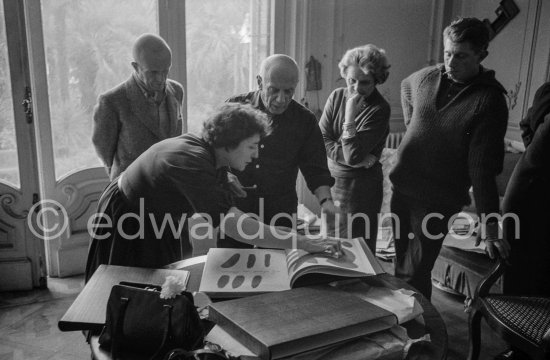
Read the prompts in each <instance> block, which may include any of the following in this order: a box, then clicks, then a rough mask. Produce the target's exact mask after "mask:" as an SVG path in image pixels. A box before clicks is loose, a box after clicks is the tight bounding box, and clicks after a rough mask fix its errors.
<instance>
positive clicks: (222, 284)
mask: <svg viewBox="0 0 550 360" xmlns="http://www.w3.org/2000/svg"><path fill="white" fill-rule="evenodd" d="M228 283H229V275H222V276H220V278H219V279H218V288H220V289H222V288H224V287H225V285H227V284H228Z"/></svg>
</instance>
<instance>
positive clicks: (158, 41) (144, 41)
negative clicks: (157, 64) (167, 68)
mask: <svg viewBox="0 0 550 360" xmlns="http://www.w3.org/2000/svg"><path fill="white" fill-rule="evenodd" d="M132 55H133V57H134V61H135V62H137V63H138V64H139V63H140V62H141V61H143V60H144V59H145V58H149V57H157V58H159V57H164V58H166V57H168V58H170V59H171V58H172V51H171V50H170V47H169V46H168V44H167V43H166V41H164V39H163V38H161V37H160V36H157V35H155V34H143V35H141V36H140V37H138V38H137V40H136V42H135V43H134V47H133V48H132Z"/></svg>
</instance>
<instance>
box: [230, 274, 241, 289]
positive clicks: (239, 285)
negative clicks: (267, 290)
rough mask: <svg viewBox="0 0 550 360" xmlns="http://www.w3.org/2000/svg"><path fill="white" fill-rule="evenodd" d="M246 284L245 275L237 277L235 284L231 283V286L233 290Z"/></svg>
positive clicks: (234, 280)
mask: <svg viewBox="0 0 550 360" xmlns="http://www.w3.org/2000/svg"><path fill="white" fill-rule="evenodd" d="M243 283H244V276H243V275H237V276H235V278H234V279H233V282H232V283H231V286H232V287H233V289H236V288H238V287H241V285H242V284H243Z"/></svg>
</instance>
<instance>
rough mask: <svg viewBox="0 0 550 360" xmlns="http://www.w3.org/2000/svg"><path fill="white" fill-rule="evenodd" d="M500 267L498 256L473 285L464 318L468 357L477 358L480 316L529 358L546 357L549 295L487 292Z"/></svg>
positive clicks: (502, 266)
mask: <svg viewBox="0 0 550 360" xmlns="http://www.w3.org/2000/svg"><path fill="white" fill-rule="evenodd" d="M504 270H505V263H504V262H503V261H502V260H498V261H497V263H496V264H495V266H494V267H493V268H492V270H491V272H490V273H489V275H488V276H486V277H485V278H484V279H483V280H482V281H481V282H480V283H479V284H478V286H477V288H476V291H475V294H474V299H473V301H472V311H471V312H470V317H469V320H468V326H469V329H468V330H469V335H470V349H469V354H468V360H477V359H478V358H479V351H480V341H481V318H482V317H485V320H486V321H487V323H488V324H489V326H490V327H491V328H492V329H493V330H494V331H496V332H497V333H498V334H499V336H500V337H501V338H502V339H503V340H505V341H507V342H508V343H509V344H510V345H512V346H513V347H515V348H517V349H519V350H521V351H523V352H525V353H526V354H528V355H529V356H530V357H531V359H533V360H539V359H540V360H543V359H550V298H541V297H529V296H508V295H502V294H491V293H490V289H491V287H492V285H493V284H494V283H495V281H497V280H498V278H499V277H500V276H501V275H502V274H503V273H504ZM526 281H529V279H526Z"/></svg>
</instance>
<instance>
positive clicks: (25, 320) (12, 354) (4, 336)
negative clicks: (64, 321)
mask: <svg viewBox="0 0 550 360" xmlns="http://www.w3.org/2000/svg"><path fill="white" fill-rule="evenodd" d="M82 285H83V278H82V277H80V276H79V277H74V278H65V279H49V280H48V287H49V288H48V289H46V290H33V291H21V292H12V293H0V360H12V359H13V360H23V359H24V360H35V359H37V360H38V359H52V360H53V359H55V360H80V359H82V360H84V359H86V360H88V359H90V352H89V350H88V346H87V344H86V342H85V340H84V336H83V335H82V333H80V332H71V333H62V332H61V331H59V329H58V328H57V321H58V320H59V318H61V316H62V315H63V314H64V313H65V311H66V310H67V308H68V307H69V306H70V305H71V303H72V302H73V300H74V298H75V297H76V295H77V294H78V293H79V292H80V290H81V289H82Z"/></svg>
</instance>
